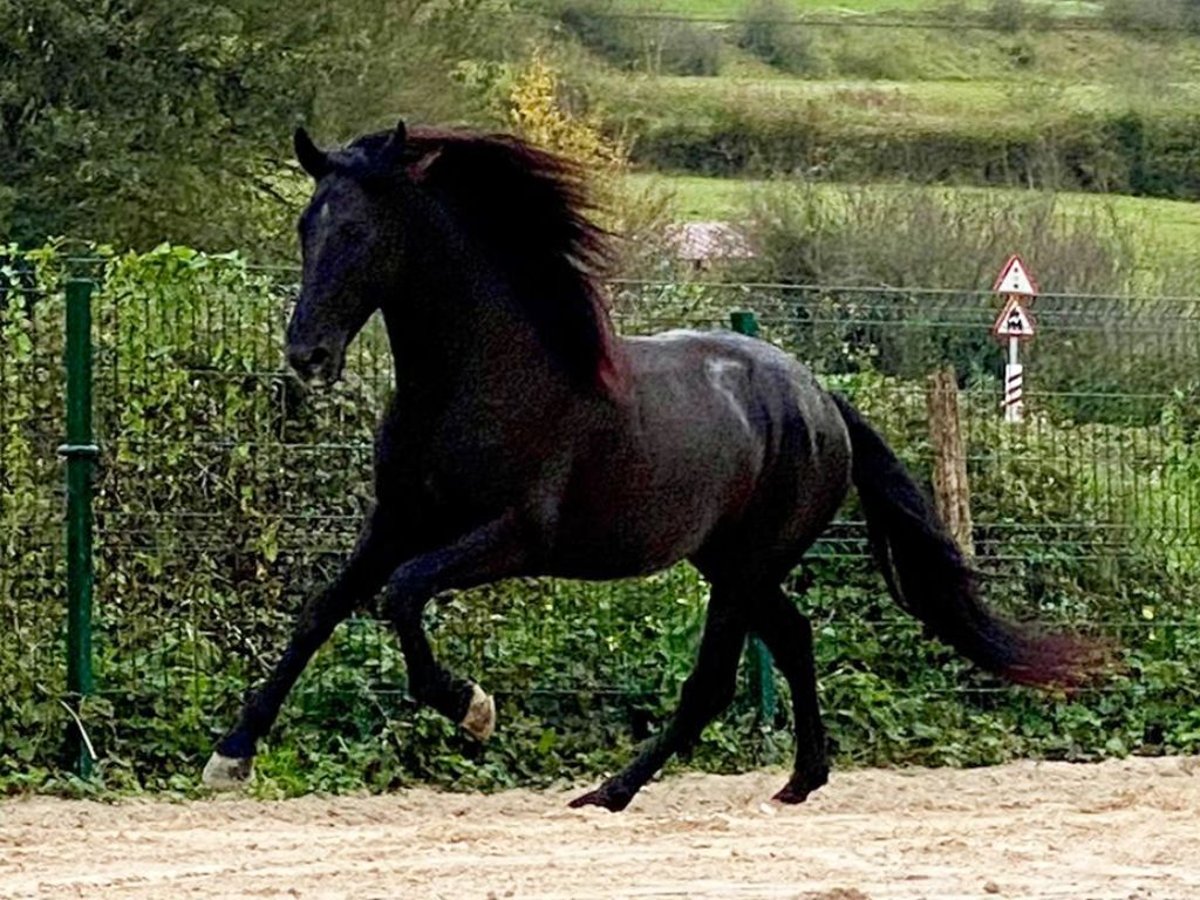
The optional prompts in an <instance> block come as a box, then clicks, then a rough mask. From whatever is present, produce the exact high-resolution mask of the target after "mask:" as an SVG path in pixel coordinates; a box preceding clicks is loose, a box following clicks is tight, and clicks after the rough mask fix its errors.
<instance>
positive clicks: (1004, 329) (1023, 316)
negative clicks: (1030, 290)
mask: <svg viewBox="0 0 1200 900" xmlns="http://www.w3.org/2000/svg"><path fill="white" fill-rule="evenodd" d="M1033 332H1034V326H1033V316H1031V315H1030V314H1029V311H1028V310H1027V309H1025V307H1023V306H1022V305H1021V299H1020V298H1019V297H1009V298H1008V302H1007V303H1005V304H1004V309H1003V310H1002V311H1001V313H1000V315H999V316H998V317H997V318H996V322H995V324H994V325H992V334H994V335H995V336H996V337H998V338H1014V337H1015V338H1031V337H1033Z"/></svg>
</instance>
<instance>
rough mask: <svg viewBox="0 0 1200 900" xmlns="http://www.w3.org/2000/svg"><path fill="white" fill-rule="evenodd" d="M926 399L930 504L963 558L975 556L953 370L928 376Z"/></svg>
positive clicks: (964, 456)
mask: <svg viewBox="0 0 1200 900" xmlns="http://www.w3.org/2000/svg"><path fill="white" fill-rule="evenodd" d="M928 381H929V386H928V391H927V392H926V395H925V403H926V409H927V410H928V412H929V442H930V444H931V445H932V446H933V500H934V505H935V506H936V507H937V512H938V515H939V516H940V517H941V519H942V521H943V522H945V523H946V527H947V529H949V531H950V535H951V537H953V538H954V540H955V541H956V542H957V543H958V546H959V549H961V550H962V552H963V553H964V554H966V556H968V557H971V556H974V555H975V546H974V543H973V541H972V539H971V490H970V486H969V485H968V483H967V453H966V448H965V447H964V445H963V437H962V420H961V419H960V417H959V412H958V384H957V383H956V381H955V378H954V367H953V366H946V367H945V368H942V369H938V370H937V371H935V372H933V373H932V374H931V375H930V376H929V379H928Z"/></svg>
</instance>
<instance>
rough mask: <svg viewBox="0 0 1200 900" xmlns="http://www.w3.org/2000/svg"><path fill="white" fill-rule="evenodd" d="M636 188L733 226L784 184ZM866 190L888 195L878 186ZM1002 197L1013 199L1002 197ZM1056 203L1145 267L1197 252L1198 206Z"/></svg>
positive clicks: (1117, 199) (688, 181) (1182, 260)
mask: <svg viewBox="0 0 1200 900" xmlns="http://www.w3.org/2000/svg"><path fill="white" fill-rule="evenodd" d="M629 179H630V181H631V182H632V183H633V184H634V185H635V186H636V187H639V188H644V187H650V186H652V185H653V186H655V187H658V188H661V189H663V190H666V191H667V192H669V194H670V195H671V198H672V199H671V211H672V215H673V217H674V218H676V219H677V220H679V221H702V220H714V219H720V220H731V219H732V220H736V219H738V218H740V217H744V216H745V215H746V214H747V212H748V210H749V209H750V208H751V205H752V202H753V199H754V196H755V194H756V193H761V192H764V191H770V190H771V189H772V187H776V188H778V187H779V186H781V185H784V186H786V184H787V182H786V181H770V180H751V179H747V180H735V179H726V178H701V177H694V176H665V175H653V174H643V175H630V176H629ZM814 189H815V190H818V191H828V192H830V193H831V194H833V193H836V192H838V191H841V190H845V186H844V185H817V186H815V188H814ZM863 189H864V190H889V189H894V186H889V185H879V186H875V187H871V188H863ZM927 190H934V191H950V190H956V191H966V192H968V193H977V194H983V193H984V192H985V191H991V192H998V191H999V189H985V188H953V189H952V188H943V187H933V188H927ZM1005 193H1010V194H1011V193H1012V192H1011V191H1006V192H1005ZM1057 201H1058V203H1059V204H1060V207H1061V209H1062V210H1063V212H1064V213H1065V214H1066V215H1080V216H1082V215H1094V214H1098V213H1103V214H1105V215H1111V216H1113V217H1114V218H1115V219H1116V221H1118V222H1119V223H1121V224H1122V225H1123V226H1125V228H1127V229H1128V230H1129V231H1130V232H1131V234H1132V235H1133V237H1134V240H1135V244H1136V246H1137V250H1138V256H1139V258H1140V259H1141V262H1142V265H1144V266H1171V267H1174V266H1179V265H1184V264H1189V263H1191V262H1192V261H1193V260H1194V257H1195V253H1196V248H1197V247H1200V204H1197V203H1188V202H1183V201H1176V200H1155V199H1141V198H1137V197H1124V196H1119V195H1113V194H1079V193H1062V194H1058V195H1057Z"/></svg>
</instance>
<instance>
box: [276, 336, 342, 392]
mask: <svg viewBox="0 0 1200 900" xmlns="http://www.w3.org/2000/svg"><path fill="white" fill-rule="evenodd" d="M287 361H288V365H290V366H291V367H292V369H293V371H295V373H296V374H297V375H298V376H300V378H301V380H303V381H318V380H319V381H323V382H325V383H326V384H333V382H335V381H337V380H338V379H339V378H340V377H341V375H342V366H343V365H344V364H345V361H346V354H345V352H344V350H343V349H342V348H341V347H336V348H332V347H324V346H320V345H317V346H312V347H304V346H296V345H290V346H289V347H288V348H287Z"/></svg>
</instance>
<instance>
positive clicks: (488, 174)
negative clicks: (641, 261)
mask: <svg viewBox="0 0 1200 900" xmlns="http://www.w3.org/2000/svg"><path fill="white" fill-rule="evenodd" d="M389 138H391V133H390V132H381V133H378V134H371V135H367V136H364V137H361V138H359V139H358V140H356V141H355V142H354V143H352V144H351V145H350V146H349V147H347V148H346V150H344V151H341V152H340V153H336V154H333V155H332V159H333V161H334V164H335V165H336V166H337V167H338V168H339V169H341V170H343V171H346V172H348V173H350V174H352V175H357V176H360V177H368V178H369V177H372V176H374V177H379V176H385V177H386V176H394V175H396V174H400V173H399V172H397V171H396V170H397V169H401V168H402V169H407V170H408V171H409V172H414V171H416V169H415V168H414V167H419V174H418V175H416V176H415V177H416V178H417V180H419V182H420V184H421V186H422V187H423V188H425V189H427V190H429V191H430V192H431V193H432V194H433V195H434V196H436V197H438V198H439V199H441V200H442V201H443V202H445V203H446V205H447V206H448V207H449V208H450V209H452V210H453V211H454V214H455V216H456V218H457V219H458V220H459V221H460V224H462V225H463V226H464V227H465V228H466V229H468V231H469V232H470V233H472V234H473V235H474V236H475V237H476V239H477V241H478V242H479V243H480V245H481V246H483V247H484V248H486V250H487V252H488V253H489V255H490V256H491V258H492V259H493V260H494V261H495V262H496V263H497V264H498V265H499V267H500V269H501V271H503V272H504V273H505V275H506V276H507V277H508V278H509V279H510V281H511V285H512V288H513V295H514V298H515V299H516V300H517V301H518V302H519V303H520V304H521V305H522V306H523V307H524V309H525V310H526V312H527V314H528V316H529V319H530V321H531V322H532V324H533V326H534V328H535V330H536V331H537V333H538V335H539V337H540V339H541V341H542V343H543V345H544V346H545V347H546V350H547V352H549V353H550V354H551V355H552V356H553V357H554V358H555V359H556V360H557V361H558V362H559V364H560V365H562V366H563V368H564V369H565V370H566V371H567V372H568V373H569V374H570V375H571V377H572V378H574V379H576V380H578V381H579V382H581V383H583V384H588V385H596V386H598V387H600V388H601V390H603V391H605V392H607V393H610V394H611V393H614V392H618V391H619V389H620V387H621V385H622V383H623V375H622V373H623V371H624V366H623V364H622V362H621V359H620V356H619V350H618V348H617V346H616V343H615V341H614V335H613V329H612V323H611V321H610V319H609V316H608V310H607V304H606V302H605V299H604V294H603V291H602V287H601V282H602V279H603V277H604V276H605V275H606V274H608V273H609V272H610V271H611V264H612V260H613V252H612V244H611V242H610V235H609V234H608V232H606V231H605V230H604V229H602V228H601V227H600V226H599V225H597V224H596V223H595V222H593V221H592V220H591V219H590V218H589V217H588V212H590V211H592V210H594V208H595V207H594V205H593V204H592V203H591V201H590V199H589V197H588V191H587V187H586V181H585V173H584V171H583V170H582V168H581V167H580V166H579V165H578V164H576V163H574V162H572V161H570V160H568V159H565V158H564V157H561V156H558V155H556V154H553V153H549V152H547V151H545V150H540V149H538V148H536V147H533V146H531V145H530V144H528V143H526V142H524V141H522V140H520V139H519V138H516V137H513V136H511V135H503V134H495V135H493V134H480V133H476V132H471V131H457V130H455V131H451V130H443V129H434V128H421V127H414V128H412V129H410V130H409V131H408V135H407V140H406V142H405V145H404V152H403V154H402V155H401V156H400V158H399V159H395V158H389V154H388V153H387V152H386V148H387V146H388V140H389ZM422 160H425V161H427V164H422V162H421V161H422Z"/></svg>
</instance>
